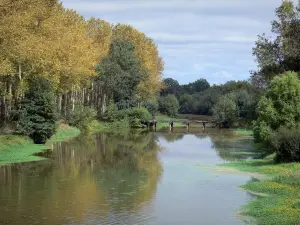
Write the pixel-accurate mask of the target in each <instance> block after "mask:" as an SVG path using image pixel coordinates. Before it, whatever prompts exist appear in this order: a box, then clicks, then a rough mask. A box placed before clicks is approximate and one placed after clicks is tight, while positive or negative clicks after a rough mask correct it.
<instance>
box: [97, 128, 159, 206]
mask: <svg viewBox="0 0 300 225" xmlns="http://www.w3.org/2000/svg"><path fill="white" fill-rule="evenodd" d="M101 135H102V137H100V138H103V134H101ZM104 146H105V147H106V149H105V151H103V152H105V155H103V157H102V159H104V161H103V162H102V173H101V174H100V176H101V182H100V184H99V186H100V188H101V189H102V190H103V191H105V193H106V194H107V195H108V196H109V198H110V199H115V201H114V202H112V204H111V206H112V208H113V210H115V211H120V210H125V209H126V210H135V209H137V208H139V207H140V205H141V204H142V203H143V202H147V201H149V200H150V199H151V198H152V196H153V194H155V192H156V185H157V182H158V180H159V177H160V175H161V172H162V166H161V164H160V161H159V159H158V151H159V150H160V146H159V145H158V144H157V142H156V138H155V135H154V134H153V133H143V134H142V135H139V134H132V135H129V136H123V137H120V136H119V135H114V136H106V137H105V144H104Z"/></svg>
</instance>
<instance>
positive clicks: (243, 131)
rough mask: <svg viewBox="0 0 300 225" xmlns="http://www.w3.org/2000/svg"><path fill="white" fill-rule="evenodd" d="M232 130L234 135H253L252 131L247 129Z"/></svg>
mask: <svg viewBox="0 0 300 225" xmlns="http://www.w3.org/2000/svg"><path fill="white" fill-rule="evenodd" d="M234 132H235V134H236V135H247V136H252V135H253V131H252V130H248V129H236V130H235V131H234Z"/></svg>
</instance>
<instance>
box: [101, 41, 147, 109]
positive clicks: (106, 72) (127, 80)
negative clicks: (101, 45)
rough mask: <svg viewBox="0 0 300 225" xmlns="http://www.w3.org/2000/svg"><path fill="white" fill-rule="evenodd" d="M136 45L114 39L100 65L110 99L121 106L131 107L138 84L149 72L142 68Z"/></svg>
mask: <svg viewBox="0 0 300 225" xmlns="http://www.w3.org/2000/svg"><path fill="white" fill-rule="evenodd" d="M134 48H135V47H134V45H133V44H132V43H130V42H129V41H124V40H114V41H113V42H112V44H111V46H110V51H109V55H108V56H107V57H105V58H104V59H103V60H102V62H101V64H100V65H99V66H98V69H97V71H98V73H99V76H100V81H101V82H102V83H103V85H102V86H103V88H104V90H105V92H106V93H107V95H108V96H109V98H110V99H113V100H114V102H115V103H116V104H117V105H119V106H120V107H119V108H129V107H131V106H132V105H131V103H132V102H134V100H135V99H136V96H137V94H138V93H137V91H138V85H139V83H140V82H141V80H143V79H145V78H146V76H147V74H146V72H145V71H142V70H141V65H140V61H139V59H138V58H137V57H136V56H135V53H134Z"/></svg>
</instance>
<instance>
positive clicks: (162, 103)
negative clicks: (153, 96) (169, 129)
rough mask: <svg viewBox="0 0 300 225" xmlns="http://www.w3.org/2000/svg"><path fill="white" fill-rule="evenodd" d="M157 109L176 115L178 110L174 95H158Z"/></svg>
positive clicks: (169, 114)
mask: <svg viewBox="0 0 300 225" xmlns="http://www.w3.org/2000/svg"><path fill="white" fill-rule="evenodd" d="M158 103H159V111H160V112H161V113H163V114H166V115H168V116H176V115H177V114H178V110H179V108H180V107H179V102H178V100H177V98H176V97H175V95H168V96H166V97H160V98H159V100H158Z"/></svg>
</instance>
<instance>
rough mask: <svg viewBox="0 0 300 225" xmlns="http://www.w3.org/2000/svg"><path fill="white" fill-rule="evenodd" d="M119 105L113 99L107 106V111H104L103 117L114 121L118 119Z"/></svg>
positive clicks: (108, 120)
mask: <svg viewBox="0 0 300 225" xmlns="http://www.w3.org/2000/svg"><path fill="white" fill-rule="evenodd" d="M118 114H119V112H118V107H117V105H116V104H115V103H114V102H113V101H111V102H110V103H109V105H108V106H107V109H106V112H105V113H104V115H103V117H102V119H103V120H105V121H107V122H114V121H116V120H117V119H118Z"/></svg>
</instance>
